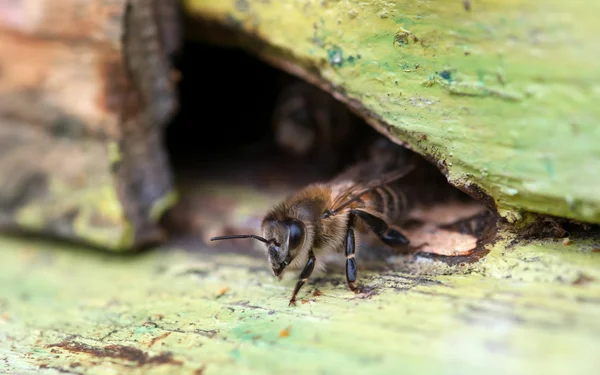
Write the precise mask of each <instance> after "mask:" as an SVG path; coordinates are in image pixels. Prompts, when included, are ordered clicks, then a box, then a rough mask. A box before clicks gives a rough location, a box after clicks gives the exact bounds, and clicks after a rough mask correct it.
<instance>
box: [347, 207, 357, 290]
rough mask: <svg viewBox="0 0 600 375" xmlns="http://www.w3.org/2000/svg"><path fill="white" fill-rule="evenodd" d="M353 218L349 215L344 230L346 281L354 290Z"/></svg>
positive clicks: (354, 249)
mask: <svg viewBox="0 0 600 375" xmlns="http://www.w3.org/2000/svg"><path fill="white" fill-rule="evenodd" d="M354 220H355V216H354V215H350V220H349V223H348V231H347V232H346V282H347V283H348V288H349V289H350V290H351V291H353V292H356V291H357V288H356V287H355V286H354V282H355V281H356V259H355V256H356V248H355V245H356V241H355V240H354Z"/></svg>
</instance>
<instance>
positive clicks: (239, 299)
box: [0, 237, 600, 375]
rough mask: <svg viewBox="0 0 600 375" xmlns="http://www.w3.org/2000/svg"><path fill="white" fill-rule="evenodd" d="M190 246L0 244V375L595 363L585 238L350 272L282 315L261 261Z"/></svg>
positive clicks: (501, 369) (282, 296)
mask: <svg viewBox="0 0 600 375" xmlns="http://www.w3.org/2000/svg"><path fill="white" fill-rule="evenodd" d="M197 244H198V243H195V244H194V243H188V244H184V243H181V244H180V245H179V246H172V245H169V246H166V247H163V248H162V249H157V250H155V251H153V252H149V253H146V254H137V255H135V256H133V257H132V258H131V257H125V258H124V257H121V256H112V257H108V258H107V257H106V255H103V254H101V253H98V252H94V251H90V250H87V249H84V248H80V247H77V246H74V245H65V244H64V243H49V242H44V241H40V240H31V239H18V238H6V237H4V238H2V239H0V264H1V265H3V266H2V269H1V272H0V371H2V372H4V373H19V374H28V373H39V374H55V373H57V371H58V372H61V373H63V372H64V373H71V372H73V373H81V374H100V373H107V372H114V373H123V372H127V373H144V374H148V373H151V374H163V373H165V374H166V373H173V372H177V373H185V374H198V373H206V374H231V373H246V374H255V373H256V374H264V373H306V372H312V373H340V372H352V373H364V374H371V373H396V372H398V371H399V370H398V369H401V371H402V373H404V374H423V373H434V372H435V373H438V372H451V373H460V374H465V375H468V374H480V373H481V372H483V371H485V372H486V373H491V374H504V373H506V372H510V373H511V374H539V373H544V374H564V373H568V372H569V371H571V370H572V369H573V367H574V366H575V367H576V368H577V373H578V374H585V375H587V374H590V375H591V374H595V373H596V372H597V369H598V366H600V362H599V359H598V356H597V353H598V334H599V332H600V324H599V322H598V319H597V316H598V314H600V301H599V299H598V295H599V293H600V284H599V280H600V272H599V270H600V263H599V261H600V258H599V256H598V255H599V254H600V253H599V251H600V248H598V246H600V238H598V237H593V238H588V239H584V240H582V239H575V238H573V241H572V243H570V244H566V243H564V242H563V241H562V240H558V241H548V240H546V241H543V242H539V241H528V242H522V243H519V244H510V242H508V241H503V242H501V243H500V242H499V243H497V244H496V245H495V246H494V247H493V248H492V249H491V252H490V254H489V255H488V256H487V257H486V258H485V260H483V261H481V262H479V263H476V264H463V265H457V266H451V267H450V266H446V265H444V264H443V263H440V262H435V261H431V260H428V259H419V258H415V259H412V260H406V259H403V260H401V261H397V262H395V263H394V262H392V264H395V265H394V266H393V269H388V270H384V271H379V272H374V271H369V270H366V269H364V267H361V268H360V270H359V280H360V284H361V286H363V287H364V289H365V293H363V294H360V295H355V294H354V293H352V292H350V291H348V290H347V288H346V285H345V282H344V275H343V272H342V268H339V269H337V268H335V267H332V270H331V271H330V273H329V274H328V275H326V276H322V277H320V278H317V277H315V278H313V279H311V281H310V283H309V284H308V286H307V288H306V289H305V290H304V291H302V292H301V294H300V296H299V297H300V299H299V303H298V306H297V307H295V308H289V307H288V298H289V293H290V290H291V288H292V286H293V284H294V282H295V280H294V279H293V278H291V277H290V278H286V279H285V280H283V281H281V282H277V280H276V278H275V277H274V276H273V275H272V274H271V273H270V272H269V270H268V266H267V264H266V262H265V259H264V257H263V255H262V254H261V253H258V252H257V253H254V252H253V251H251V250H247V252H246V253H242V252H239V251H238V252H230V251H227V249H226V248H223V247H222V248H220V249H219V250H214V249H209V248H206V247H204V246H199V245H197ZM8 265H10V266H8ZM416 269H418V272H415V270H416ZM490 364H494V365H490ZM500 364H501V365H500Z"/></svg>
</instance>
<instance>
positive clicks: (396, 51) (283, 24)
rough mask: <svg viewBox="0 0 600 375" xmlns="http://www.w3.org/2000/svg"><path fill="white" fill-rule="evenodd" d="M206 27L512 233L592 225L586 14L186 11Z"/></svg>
mask: <svg viewBox="0 0 600 375" xmlns="http://www.w3.org/2000/svg"><path fill="white" fill-rule="evenodd" d="M184 3H185V4H186V7H187V12H188V13H189V14H191V15H193V16H196V17H198V20H202V21H203V22H213V23H215V24H218V25H221V26H222V25H225V26H227V27H229V29H230V30H234V31H236V32H237V34H236V33H235V32H234V33H229V34H227V35H225V36H224V35H222V34H221V35H220V34H219V33H215V32H213V30H212V29H210V28H206V27H204V28H199V29H195V30H194V35H195V37H198V38H203V39H205V40H209V41H210V40H213V41H216V42H218V43H224V44H228V45H232V44H233V45H238V46H240V47H242V48H245V49H247V50H249V51H251V52H253V53H255V54H257V55H258V56H261V57H262V58H264V59H265V60H266V61H269V62H271V63H273V64H274V65H276V66H279V67H281V68H283V69H286V70H288V71H290V72H292V73H294V74H297V75H299V76H301V77H303V78H305V79H306V80H308V81H311V82H314V83H315V84H317V85H319V86H321V87H323V88H325V89H327V90H328V91H330V92H331V93H332V94H333V95H334V96H336V97H337V98H339V99H340V100H342V101H344V102H346V103H348V104H349V105H350V107H352V108H353V109H355V110H356V111H357V112H359V113H361V114H362V115H363V116H365V117H366V118H367V119H368V120H369V121H370V122H371V123H372V124H373V125H374V126H375V127H377V128H378V129H379V130H381V131H382V132H383V133H386V134H389V135H391V136H392V137H393V138H395V139H397V140H398V141H399V142H403V143H406V144H407V145H408V146H410V147H411V148H412V149H414V150H415V151H417V152H419V153H421V154H423V155H426V156H429V157H431V158H432V159H433V160H435V161H437V162H438V163H439V166H440V168H441V169H443V170H445V171H447V175H448V178H449V180H450V182H451V183H453V184H455V185H456V186H460V187H461V188H463V189H464V190H467V191H470V192H471V194H473V195H477V196H478V197H479V198H482V197H483V198H484V197H485V196H491V197H492V199H491V200H490V201H489V202H490V203H492V204H493V205H494V206H495V207H496V208H497V209H498V211H499V213H500V214H501V215H502V216H504V217H505V218H506V219H507V221H509V222H511V223H514V224H527V223H530V219H531V217H530V215H528V212H533V213H539V214H547V215H556V216H561V217H566V218H571V219H576V220H580V221H584V222H592V223H600V189H598V186H599V183H600V181H599V180H598V176H600V175H599V174H598V173H597V171H598V170H600V153H599V150H600V148H598V144H599V141H600V127H598V126H597V125H598V124H599V123H600V107H599V106H598V105H597V104H596V103H597V102H598V100H599V99H600V97H599V96H598V95H599V92H600V91H598V88H597V82H598V79H599V78H600V77H599V76H598V72H600V60H598V59H597V58H596V56H598V55H599V54H600V49H599V46H600V44H598V43H597V41H596V38H595V35H597V34H598V32H600V29H599V24H598V22H597V21H596V19H595V16H594V14H596V13H597V12H598V11H600V3H598V2H584V1H571V2H564V1H545V2H540V1H537V0H515V1H503V0H497V1H486V2H475V1H449V0H448V1H436V2H427V1H422V0H409V1H402V2H395V1H375V0H373V1H359V0H350V1H312V2H309V1H305V2H302V1H261V0H244V1H238V0H236V1H233V0H232V1H221V0H186V1H185V2H184Z"/></svg>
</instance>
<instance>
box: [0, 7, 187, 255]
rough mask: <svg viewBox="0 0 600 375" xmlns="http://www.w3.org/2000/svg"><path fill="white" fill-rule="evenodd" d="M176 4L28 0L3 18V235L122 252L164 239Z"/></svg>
mask: <svg viewBox="0 0 600 375" xmlns="http://www.w3.org/2000/svg"><path fill="white" fill-rule="evenodd" d="M176 10H177V9H176V6H175V3H165V4H162V3H157V4H154V2H153V1H151V0H129V1H126V0H120V1H103V0H95V1H89V2H83V3H74V2H70V1H62V0H61V1H39V0H23V1H16V2H10V3H7V4H4V5H3V6H2V11H1V12H0V48H1V49H2V51H3V53H2V55H1V56H0V145H1V148H0V172H1V173H0V227H1V228H2V229H7V228H9V229H18V230H24V231H27V232H35V233H44V234H48V235H53V236H58V237H62V238H67V239H70V240H73V241H82V242H86V243H88V244H92V245H96V246H98V247H102V248H105V249H111V250H131V249H135V248H139V247H140V246H143V245H145V244H148V243H152V242H156V241H157V240H160V239H161V238H162V237H163V233H162V229H161V228H159V226H158V225H157V224H158V219H159V218H160V217H161V216H162V214H163V213H164V211H165V210H166V209H168V208H169V207H171V206H172V205H173V202H174V198H175V197H176V195H175V194H174V192H173V191H172V181H171V175H170V173H171V171H170V168H169V166H168V164H167V161H166V155H165V151H164V148H163V146H162V137H163V130H164V126H165V125H166V122H167V121H168V119H169V118H170V117H171V116H172V114H173V112H174V110H175V109H176V102H177V100H176V96H175V92H174V84H173V81H172V76H173V75H172V74H171V73H172V72H171V69H172V68H171V65H170V62H169V60H168V58H169V56H170V54H172V53H173V52H174V51H175V50H176V48H177V46H178V43H179V41H180V34H179V26H180V25H179V20H178V19H177V18H175V15H176Z"/></svg>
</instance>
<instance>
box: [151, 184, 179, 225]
mask: <svg viewBox="0 0 600 375" xmlns="http://www.w3.org/2000/svg"><path fill="white" fill-rule="evenodd" d="M178 200H179V194H178V193H177V192H176V191H175V190H172V191H170V192H168V193H167V194H165V195H164V196H163V197H161V198H160V199H158V200H157V201H156V202H154V204H153V205H152V208H151V209H150V220H151V221H152V222H154V223H156V222H158V221H159V220H160V218H161V217H162V215H163V214H164V213H165V212H166V211H167V210H168V209H170V208H172V207H173V206H174V205H175V204H176V203H177V201H178Z"/></svg>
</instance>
